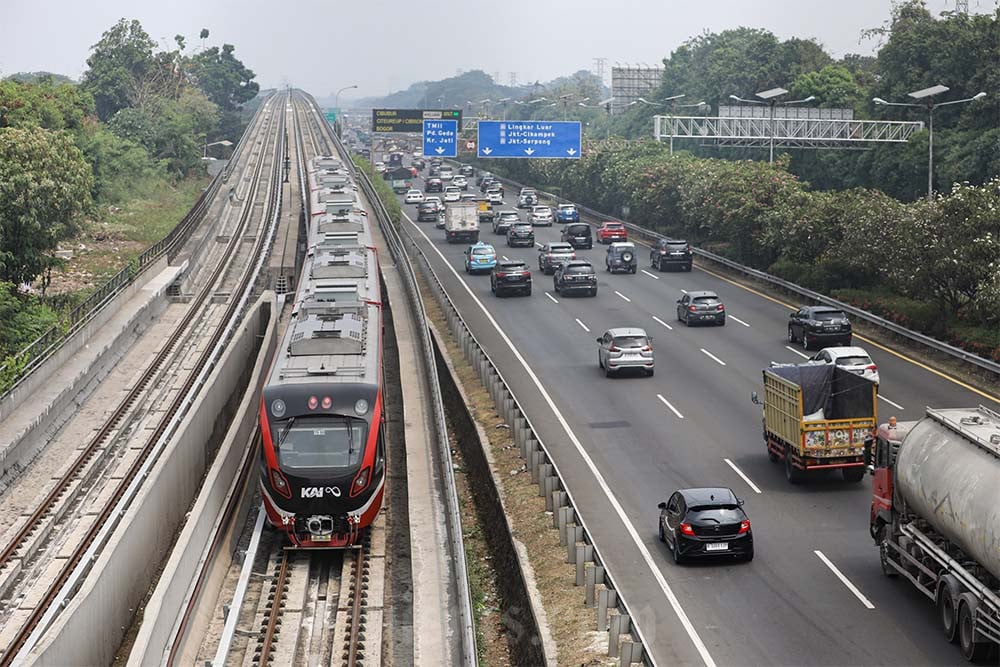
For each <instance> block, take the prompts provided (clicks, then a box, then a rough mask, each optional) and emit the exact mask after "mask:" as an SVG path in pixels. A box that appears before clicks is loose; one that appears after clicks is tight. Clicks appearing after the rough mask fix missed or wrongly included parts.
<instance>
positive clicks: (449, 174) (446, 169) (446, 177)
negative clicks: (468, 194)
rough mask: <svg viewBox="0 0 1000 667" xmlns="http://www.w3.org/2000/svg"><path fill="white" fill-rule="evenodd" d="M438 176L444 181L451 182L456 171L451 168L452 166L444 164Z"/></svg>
mask: <svg viewBox="0 0 1000 667" xmlns="http://www.w3.org/2000/svg"><path fill="white" fill-rule="evenodd" d="M438 175H439V176H440V177H441V180H442V181H450V180H451V179H453V178H455V170H454V169H452V168H451V165H447V164H443V165H441V167H440V168H439V170H438Z"/></svg>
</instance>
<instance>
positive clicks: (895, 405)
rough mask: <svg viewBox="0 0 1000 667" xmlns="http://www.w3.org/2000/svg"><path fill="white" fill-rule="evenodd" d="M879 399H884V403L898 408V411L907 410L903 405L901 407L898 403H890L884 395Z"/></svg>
mask: <svg viewBox="0 0 1000 667" xmlns="http://www.w3.org/2000/svg"><path fill="white" fill-rule="evenodd" d="M878 397H879V398H880V399H882V400H883V401H885V402H886V403H888V404H889V405H891V406H892V407H894V408H896V409H897V410H905V409H906V408H904V407H903V406H902V405H900V404H899V403H897V402H896V401H890V400H889V399H888V398H886V397H885V396H883V395H882V394H879V395H878Z"/></svg>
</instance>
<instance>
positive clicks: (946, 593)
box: [937, 575, 958, 644]
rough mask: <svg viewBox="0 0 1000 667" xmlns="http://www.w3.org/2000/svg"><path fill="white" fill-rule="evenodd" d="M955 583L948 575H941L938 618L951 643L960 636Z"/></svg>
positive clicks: (945, 635) (938, 594)
mask: <svg viewBox="0 0 1000 667" xmlns="http://www.w3.org/2000/svg"><path fill="white" fill-rule="evenodd" d="M956 591H957V589H956V588H954V584H953V582H952V581H951V578H950V577H949V576H948V575H945V576H943V577H941V584H940V585H939V586H938V593H937V596H938V600H937V608H938V618H940V619H941V629H942V630H944V638H945V639H947V640H948V642H949V643H952V644H954V643H955V639H957V638H958V633H957V632H956V630H957V629H958V609H956V608H955V592H956Z"/></svg>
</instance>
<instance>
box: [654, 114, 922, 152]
mask: <svg viewBox="0 0 1000 667" xmlns="http://www.w3.org/2000/svg"><path fill="white" fill-rule="evenodd" d="M923 129H924V124H923V122H922V121H887V120H840V119H823V118H774V119H773V120H771V119H769V118H760V117H709V116H653V136H654V137H655V138H656V140H657V141H663V140H667V141H671V140H672V139H697V140H699V141H700V143H701V144H702V145H703V146H705V145H711V146H739V147H744V148H745V147H750V148H767V147H769V146H770V145H771V142H772V140H773V142H774V146H776V147H778V146H780V147H783V148H838V149H855V150H861V149H867V148H871V147H872V146H873V145H875V144H879V143H905V142H907V141H909V139H910V137H911V136H913V134H914V133H915V132H919V131H920V130H923Z"/></svg>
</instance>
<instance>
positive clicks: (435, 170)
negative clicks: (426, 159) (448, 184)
mask: <svg viewBox="0 0 1000 667" xmlns="http://www.w3.org/2000/svg"><path fill="white" fill-rule="evenodd" d="M440 176H441V167H438V166H437V165H434V164H432V165H431V168H430V169H428V170H427V178H439V177H440Z"/></svg>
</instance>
